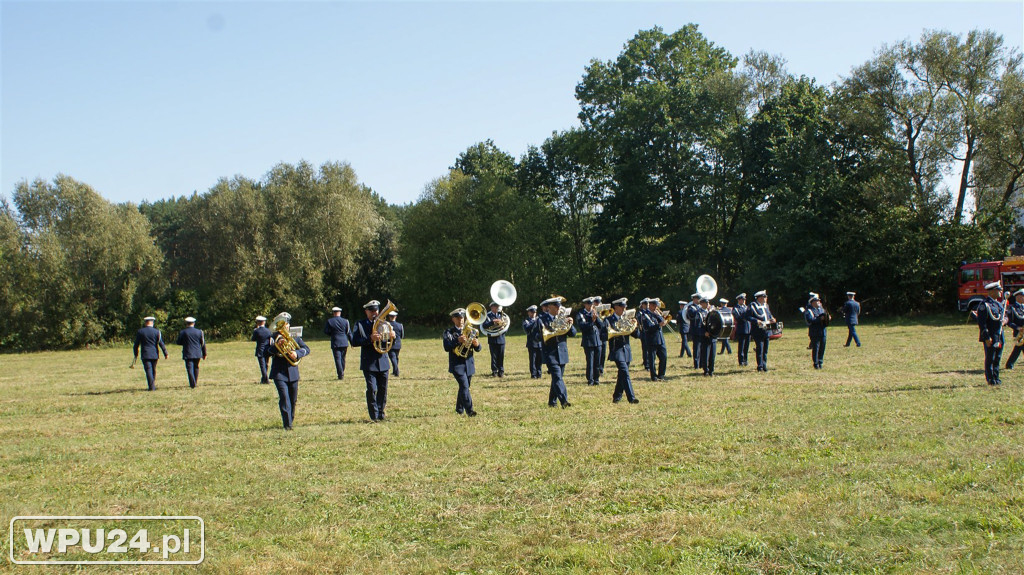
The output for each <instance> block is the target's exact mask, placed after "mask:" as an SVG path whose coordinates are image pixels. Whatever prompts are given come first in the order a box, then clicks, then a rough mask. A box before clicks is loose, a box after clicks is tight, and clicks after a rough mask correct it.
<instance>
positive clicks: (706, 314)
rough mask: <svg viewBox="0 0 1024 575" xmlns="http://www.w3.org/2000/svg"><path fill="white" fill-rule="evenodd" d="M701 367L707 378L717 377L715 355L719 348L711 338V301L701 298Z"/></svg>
mask: <svg viewBox="0 0 1024 575" xmlns="http://www.w3.org/2000/svg"><path fill="white" fill-rule="evenodd" d="M698 315H699V317H700V323H699V324H698V326H699V328H700V351H701V357H700V367H701V369H702V370H703V371H704V375H705V376H707V377H714V375H715V355H716V354H717V350H718V346H716V345H715V338H714V337H712V336H711V301H710V300H708V298H706V297H703V296H701V298H700V311H699V314H698Z"/></svg>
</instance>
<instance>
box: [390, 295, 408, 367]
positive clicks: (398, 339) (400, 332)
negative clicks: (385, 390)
mask: <svg viewBox="0 0 1024 575" xmlns="http://www.w3.org/2000/svg"><path fill="white" fill-rule="evenodd" d="M388 323H390V324H391V329H392V330H393V331H394V332H395V339H394V341H393V342H392V343H391V349H390V350H388V359H390V360H391V375H393V376H395V377H398V354H399V352H401V351H402V338H404V337H405V326H404V325H402V324H400V323H398V312H397V311H391V312H388Z"/></svg>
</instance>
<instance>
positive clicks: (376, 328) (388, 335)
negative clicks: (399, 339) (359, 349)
mask: <svg viewBox="0 0 1024 575" xmlns="http://www.w3.org/2000/svg"><path fill="white" fill-rule="evenodd" d="M393 311H398V308H397V307H395V304H393V303H391V300H388V304H387V305H386V306H384V309H382V310H380V313H378V314H377V318H376V319H374V320H373V331H372V332H371V333H379V334H380V341H375V342H373V349H374V351H376V352H377V353H379V354H382V355H383V354H385V353H387V352H389V351H391V344H393V343H395V330H394V329H392V327H391V324H390V323H388V314H389V313H391V312H393Z"/></svg>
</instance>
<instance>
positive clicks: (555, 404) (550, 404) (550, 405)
mask: <svg viewBox="0 0 1024 575" xmlns="http://www.w3.org/2000/svg"><path fill="white" fill-rule="evenodd" d="M548 407H558V404H557V403H549V404H548Z"/></svg>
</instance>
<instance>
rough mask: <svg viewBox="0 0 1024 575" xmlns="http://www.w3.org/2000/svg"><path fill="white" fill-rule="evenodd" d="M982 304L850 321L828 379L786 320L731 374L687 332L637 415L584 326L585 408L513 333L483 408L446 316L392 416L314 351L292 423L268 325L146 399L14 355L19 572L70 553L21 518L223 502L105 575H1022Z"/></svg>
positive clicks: (85, 363) (95, 363)
mask: <svg viewBox="0 0 1024 575" xmlns="http://www.w3.org/2000/svg"><path fill="white" fill-rule="evenodd" d="M961 321H962V318H952V317H950V318H948V321H946V320H945V319H941V320H932V321H926V322H924V323H912V322H893V323H889V324H883V325H866V326H862V327H861V329H860V333H861V335H862V339H863V341H864V347H862V348H860V349H857V348H852V347H851V348H843V347H842V343H843V342H844V341H845V331H846V330H845V328H843V327H838V328H835V327H834V328H831V329H830V330H829V332H830V333H829V336H830V341H829V346H830V347H829V348H828V351H827V354H826V357H825V369H824V370H823V371H820V372H817V371H814V370H813V369H811V362H810V359H809V355H808V353H809V352H807V351H806V349H805V346H806V343H807V337H806V330H805V329H790V330H788V331H787V332H786V335H785V336H784V337H783V338H782V339H781V340H778V341H776V342H773V343H772V346H771V357H770V365H771V368H772V371H771V372H770V373H768V374H758V373H755V371H754V368H753V358H751V367H749V368H742V369H740V368H738V367H737V366H736V365H735V356H719V363H718V365H719V369H718V372H719V375H720V377H717V378H714V379H711V380H709V379H707V378H703V377H699V376H697V375H696V374H695V372H694V371H693V370H692V369H690V367H689V366H690V365H691V363H690V361H689V360H684V359H679V358H676V357H674V355H676V354H678V351H679V347H678V341H679V340H678V336H675V335H670V336H669V341H670V349H669V351H670V359H669V370H668V375H669V378H668V380H667V381H665V382H661V383H652V382H650V381H648V380H647V379H646V378H645V377H644V374H643V373H642V372H641V371H640V370H639V368H638V366H637V365H634V367H636V368H637V369H635V370H634V371H633V377H634V385H635V388H636V392H637V396H638V397H639V398H640V400H641V403H640V404H638V405H629V404H627V403H625V402H622V403H619V404H612V402H611V394H612V385H611V384H604V385H602V386H600V387H598V388H592V387H587V386H586V385H585V384H584V381H583V380H584V378H583V373H582V369H583V357H582V353H581V351H580V349H579V347H578V346H579V342H578V340H576V341H572V340H570V353H571V361H570V364H569V367H568V374H567V378H566V381H567V383H568V386H569V398H570V401H571V402H572V403H573V406H572V407H571V408H569V409H566V410H562V409H549V408H548V407H547V406H546V401H547V394H548V383H549V381H548V379H547V377H546V376H545V378H544V379H541V380H531V379H530V378H529V374H528V370H527V368H526V352H525V349H524V340H523V338H522V337H521V336H516V337H512V338H511V340H510V343H509V345H508V348H507V350H508V351H507V353H506V364H507V369H508V372H509V376H507V377H506V378H504V379H502V380H497V379H492V378H490V377H486V376H485V375H478V376H477V377H476V378H474V380H473V387H472V391H473V399H474V402H475V404H476V409H477V411H479V413H480V416H479V417H476V418H474V419H469V418H466V417H458V416H456V415H455V413H454V405H455V390H456V386H455V383H454V381H453V379H452V378H451V376H450V375H449V374H448V373H447V361H446V357H445V354H444V353H443V352H442V350H441V343H440V338H439V335H440V332H439V331H438V332H437V333H434V332H433V331H430V332H425V333H424V336H425V337H424V338H410V339H407V340H406V341H405V346H404V349H403V351H402V377H401V378H398V379H392V381H391V385H390V393H389V399H388V417H389V421H387V422H385V423H382V424H375V425H371V424H368V423H367V421H368V417H367V414H366V407H365V399H364V384H363V381H362V378H361V373H360V372H359V371H358V370H357V368H358V353H355V354H351V353H350V356H349V359H350V371H349V372H348V375H347V377H346V379H345V380H344V381H337V380H336V379H335V376H334V367H333V363H332V360H331V355H330V350H329V348H328V343H327V342H326V341H314V342H311V343H310V347H311V348H312V352H313V353H312V355H311V356H310V357H308V358H306V359H304V360H303V362H302V365H301V369H302V376H303V381H302V383H301V384H300V386H299V398H298V408H297V417H296V420H295V430H294V431H292V432H286V431H284V430H282V429H281V421H280V417H279V414H278V410H277V396H276V393H275V391H274V388H273V386H272V385H271V386H265V385H264V386H261V385H257V384H256V383H255V382H256V381H257V379H258V370H257V368H256V363H255V360H254V358H253V357H252V346H251V344H250V343H248V342H245V343H242V342H229V343H219V344H212V345H211V346H210V359H209V360H208V361H207V362H204V363H203V365H202V371H201V376H200V386H199V388H198V389H196V390H190V389H188V387H187V383H186V379H185V373H184V368H183V364H182V362H181V360H180V359H177V358H179V357H180V352H179V349H178V348H177V347H176V346H171V349H170V351H171V359H170V360H169V361H164V360H162V361H161V362H160V365H159V376H158V386H159V390H158V391H156V392H153V393H149V392H146V391H144V389H145V377H144V375H143V373H142V370H141V369H138V368H137V369H135V370H128V369H127V366H128V363H129V361H130V360H131V351H130V349H128V348H126V347H121V348H110V349H99V350H86V351H77V352H60V353H36V354H25V355H2V356H0V362H2V364H3V369H2V370H0V389H2V390H3V393H2V400H0V434H2V435H0V436H2V437H3V441H2V444H0V461H2V467H3V475H2V480H0V505H2V508H0V511H2V514H3V525H4V526H5V527H4V537H3V543H2V545H3V557H4V559H3V560H2V561H0V571H3V572H10V573H22V572H29V573H36V572H39V573H42V572H55V571H58V570H60V569H61V568H58V567H52V566H51V567H31V566H15V565H11V564H10V563H9V560H8V559H7V557H8V549H9V547H8V545H9V544H8V537H7V533H6V531H7V530H8V527H7V526H9V524H10V519H11V517H12V516H15V515H121V514H124V515H199V516H201V517H203V518H204V520H205V522H206V543H207V544H206V559H205V561H204V562H203V564H202V565H201V566H199V567H93V568H90V569H89V571H90V572H140V573H142V572H144V573H154V572H160V573H165V572H167V573H195V572H199V573H267V574H271V573H335V572H350V573H395V572H402V573H438V572H441V573H459V572H467V573H476V572H479V573H489V572H494V573H547V572H550V573H657V572H672V573H1024V551H1022V547H1024V441H1022V440H1024V405H1022V398H1024V393H1022V389H1024V369H1020V370H1018V371H1016V372H1005V373H1004V377H1003V382H1004V385H1003V386H1002V387H1001V388H995V389H993V388H989V387H988V386H987V385H985V381H984V376H983V375H982V373H981V371H980V369H981V364H982V354H981V350H980V345H979V344H978V343H977V329H976V328H974V327H971V326H968V325H965V324H963V323H960V322H961ZM307 331H313V330H307ZM169 335H170V334H168V333H166V330H165V336H169ZM637 348H638V346H634V349H637ZM635 356H638V354H635ZM478 357H479V360H478V366H482V367H483V370H481V371H486V372H488V373H489V369H488V368H487V367H486V366H487V364H488V356H487V351H486V346H484V352H483V353H482V354H480V355H479V356H478ZM1004 359H1005V357H1004ZM353 364H354V365H353ZM635 364H636V362H635ZM1021 367H1022V368H1024V363H1022V364H1021ZM605 380H606V382H613V380H614V368H613V369H612V370H610V372H609V371H606V373H605Z"/></svg>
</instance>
